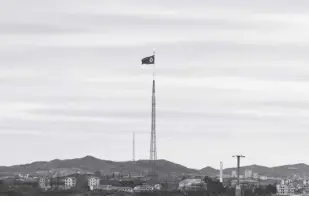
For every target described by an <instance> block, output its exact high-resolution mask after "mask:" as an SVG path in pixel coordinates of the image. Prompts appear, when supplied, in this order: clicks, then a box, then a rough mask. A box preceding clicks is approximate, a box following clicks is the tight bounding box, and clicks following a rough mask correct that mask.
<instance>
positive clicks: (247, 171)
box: [245, 169, 253, 178]
mask: <svg viewBox="0 0 309 202" xmlns="http://www.w3.org/2000/svg"><path fill="white" fill-rule="evenodd" d="M252 176H253V174H252V170H250V169H246V170H245V178H252Z"/></svg>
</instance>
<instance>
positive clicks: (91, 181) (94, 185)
mask: <svg viewBox="0 0 309 202" xmlns="http://www.w3.org/2000/svg"><path fill="white" fill-rule="evenodd" d="M88 186H89V188H90V190H94V189H98V188H99V186H100V178H98V177H93V176H92V177H89V178H88Z"/></svg>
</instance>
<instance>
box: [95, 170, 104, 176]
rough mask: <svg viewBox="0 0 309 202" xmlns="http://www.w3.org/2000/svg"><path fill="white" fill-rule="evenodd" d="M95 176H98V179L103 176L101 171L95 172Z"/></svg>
mask: <svg viewBox="0 0 309 202" xmlns="http://www.w3.org/2000/svg"><path fill="white" fill-rule="evenodd" d="M94 176H96V177H101V176H102V175H101V171H95V172H94Z"/></svg>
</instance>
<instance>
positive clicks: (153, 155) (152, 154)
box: [150, 78, 157, 173]
mask: <svg viewBox="0 0 309 202" xmlns="http://www.w3.org/2000/svg"><path fill="white" fill-rule="evenodd" d="M155 88H156V84H155V79H154V78H153V82H152V111H151V138H150V139H151V140H150V162H151V164H152V166H151V167H152V173H156V160H157V141H156V90H155Z"/></svg>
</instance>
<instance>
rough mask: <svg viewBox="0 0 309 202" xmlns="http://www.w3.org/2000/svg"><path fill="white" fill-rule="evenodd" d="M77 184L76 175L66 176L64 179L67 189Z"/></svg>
mask: <svg viewBox="0 0 309 202" xmlns="http://www.w3.org/2000/svg"><path fill="white" fill-rule="evenodd" d="M75 185H76V178H75V177H66V178H65V179H64V187H65V189H71V188H73V187H75Z"/></svg>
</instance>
